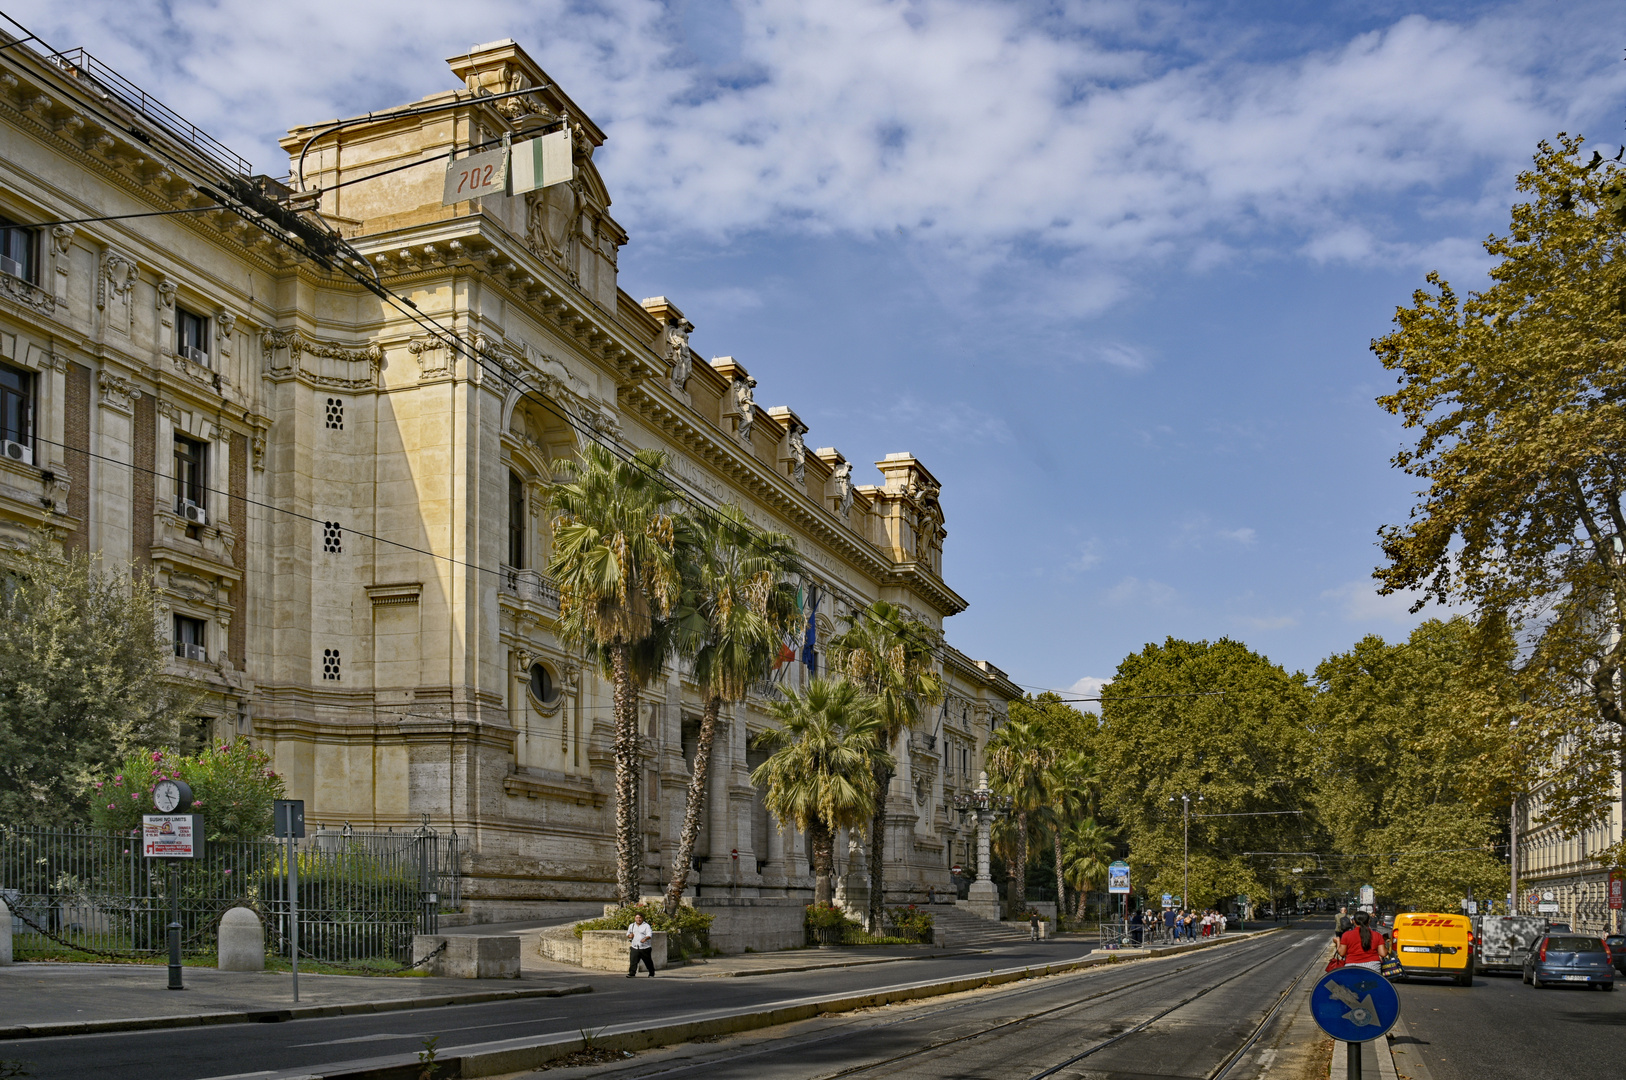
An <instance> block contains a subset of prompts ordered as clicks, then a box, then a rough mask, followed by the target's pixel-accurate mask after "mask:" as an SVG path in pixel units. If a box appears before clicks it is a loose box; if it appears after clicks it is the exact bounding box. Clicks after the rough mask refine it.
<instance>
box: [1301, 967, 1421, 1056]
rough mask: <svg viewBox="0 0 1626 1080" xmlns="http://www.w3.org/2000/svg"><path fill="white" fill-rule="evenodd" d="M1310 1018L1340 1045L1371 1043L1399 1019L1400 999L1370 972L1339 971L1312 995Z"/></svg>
mask: <svg viewBox="0 0 1626 1080" xmlns="http://www.w3.org/2000/svg"><path fill="white" fill-rule="evenodd" d="M1310 1014H1311V1015H1312V1016H1314V1017H1315V1022H1316V1024H1317V1025H1318V1026H1319V1027H1320V1028H1321V1030H1322V1031H1325V1032H1326V1033H1327V1034H1328V1035H1331V1036H1332V1037H1333V1038H1335V1039H1337V1040H1338V1041H1339V1042H1353V1043H1359V1042H1371V1041H1372V1040H1373V1039H1381V1038H1383V1036H1385V1035H1387V1034H1388V1033H1389V1029H1390V1028H1392V1027H1394V1026H1395V1021H1396V1020H1398V1019H1400V995H1399V994H1397V993H1395V988H1394V987H1393V986H1390V985H1389V980H1388V979H1385V978H1384V977H1383V976H1382V975H1379V974H1378V973H1377V972H1375V971H1373V970H1371V969H1370V968H1363V967H1341V968H1336V969H1334V970H1332V971H1329V972H1327V973H1326V974H1325V975H1323V976H1322V977H1321V981H1320V982H1318V983H1316V984H1315V989H1314V990H1312V991H1310Z"/></svg>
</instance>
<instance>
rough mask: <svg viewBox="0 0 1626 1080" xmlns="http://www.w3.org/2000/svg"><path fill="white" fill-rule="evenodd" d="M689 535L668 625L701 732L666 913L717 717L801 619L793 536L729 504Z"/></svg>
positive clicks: (765, 668)
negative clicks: (697, 695) (793, 577)
mask: <svg viewBox="0 0 1626 1080" xmlns="http://www.w3.org/2000/svg"><path fill="white" fill-rule="evenodd" d="M692 534H693V542H692V543H685V544H682V545H680V547H679V552H680V555H681V559H680V562H681V565H682V568H683V591H682V595H681V598H680V600H679V601H678V604H677V607H676V608H675V609H674V611H673V616H672V622H673V625H674V630H675V636H676V640H677V645H678V648H679V650H680V651H682V652H683V653H685V654H687V655H688V656H689V657H690V658H691V659H692V661H693V663H694V678H695V682H696V683H697V684H699V686H700V688H701V712H700V733H699V738H698V740H697V741H696V744H695V752H694V762H693V764H692V765H691V766H690V774H689V791H688V802H687V803H686V804H685V806H684V811H683V827H682V831H681V832H680V834H679V837H678V850H677V855H676V856H675V858H674V859H673V862H672V879H671V883H670V884H669V885H668V886H667V889H666V903H665V909H666V912H667V914H672V913H674V912H675V911H677V908H678V904H679V901H680V900H681V899H682V897H683V890H684V889H685V888H687V886H688V879H689V867H690V864H691V861H692V859H693V857H694V845H695V839H696V838H697V837H698V836H699V835H700V818H701V813H702V811H703V809H704V807H705V802H706V784H707V781H708V775H707V774H708V771H709V769H710V763H711V747H712V742H713V740H714V739H715V738H716V734H717V715H718V713H719V712H720V711H721V709H722V707H723V705H724V704H725V703H727V702H732V701H740V700H742V699H743V698H744V697H745V695H746V692H747V691H748V690H749V689H750V688H751V686H752V685H753V684H755V683H757V682H758V681H760V680H761V679H763V678H765V677H766V676H767V675H768V674H769V672H770V671H771V670H772V668H773V663H774V660H775V658H776V657H777V655H778V651H779V644H780V642H781V641H782V640H783V635H784V634H785V633H786V632H788V631H789V630H791V629H793V628H794V627H795V626H796V625H797V623H798V622H799V613H798V609H797V607H796V590H795V588H794V587H793V586H791V585H790V584H789V583H788V582H787V581H786V575H787V574H791V573H794V572H795V571H796V569H797V566H798V562H797V558H796V553H795V551H794V549H793V548H792V547H791V540H790V537H788V536H786V535H785V534H783V533H769V532H763V531H761V530H760V529H757V528H755V527H754V526H752V524H751V523H750V522H749V521H747V520H746V518H745V513H744V511H742V510H741V509H740V508H739V507H737V506H732V505H730V506H724V507H722V508H721V509H720V510H718V511H717V512H716V513H715V514H713V515H709V516H707V517H704V518H702V519H699V520H696V521H695V522H694V525H693V529H692Z"/></svg>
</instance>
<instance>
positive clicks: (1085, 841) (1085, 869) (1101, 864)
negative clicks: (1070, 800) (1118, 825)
mask: <svg viewBox="0 0 1626 1080" xmlns="http://www.w3.org/2000/svg"><path fill="white" fill-rule="evenodd" d="M1061 847H1062V854H1063V858H1064V860H1065V862H1066V867H1067V870H1066V874H1065V877H1066V880H1067V882H1068V883H1069V884H1071V885H1072V886H1073V888H1075V889H1077V890H1078V918H1079V920H1080V921H1083V919H1084V904H1085V901H1087V900H1088V899H1089V895H1090V889H1091V887H1092V886H1094V885H1097V884H1099V883H1100V882H1101V881H1103V880H1104V879H1105V878H1106V876H1107V867H1108V865H1110V863H1111V861H1112V854H1113V843H1112V834H1111V833H1110V832H1109V831H1108V830H1107V829H1106V828H1105V827H1104V826H1102V825H1098V824H1096V822H1095V819H1094V818H1085V819H1084V820H1083V821H1080V822H1078V823H1077V824H1075V825H1074V826H1073V827H1072V828H1070V829H1068V830H1067V837H1066V839H1064V840H1063V841H1062V845H1061Z"/></svg>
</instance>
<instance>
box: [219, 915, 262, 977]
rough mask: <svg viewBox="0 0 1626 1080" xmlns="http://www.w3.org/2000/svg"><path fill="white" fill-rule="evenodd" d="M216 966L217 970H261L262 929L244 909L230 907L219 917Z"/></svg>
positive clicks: (256, 917)
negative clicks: (218, 942)
mask: <svg viewBox="0 0 1626 1080" xmlns="http://www.w3.org/2000/svg"><path fill="white" fill-rule="evenodd" d="M216 966H217V967H218V968H219V969H220V970H221V971H264V970H265V928H264V927H263V926H261V925H260V917H259V916H258V915H256V914H254V912H252V911H250V910H249V909H248V908H246V907H234V908H232V909H231V910H230V911H228V912H226V914H224V915H222V916H221V917H220V946H219V951H218V959H217V961H216Z"/></svg>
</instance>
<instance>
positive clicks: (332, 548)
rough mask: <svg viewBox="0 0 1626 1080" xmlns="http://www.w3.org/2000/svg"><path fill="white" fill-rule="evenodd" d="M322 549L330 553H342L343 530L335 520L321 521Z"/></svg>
mask: <svg viewBox="0 0 1626 1080" xmlns="http://www.w3.org/2000/svg"><path fill="white" fill-rule="evenodd" d="M322 550H323V551H325V552H328V553H329V554H331V555H342V554H344V530H343V529H342V528H340V527H339V523H338V522H337V521H324V522H322Z"/></svg>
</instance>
